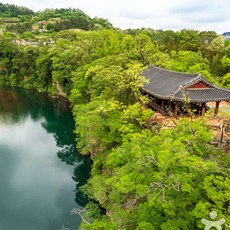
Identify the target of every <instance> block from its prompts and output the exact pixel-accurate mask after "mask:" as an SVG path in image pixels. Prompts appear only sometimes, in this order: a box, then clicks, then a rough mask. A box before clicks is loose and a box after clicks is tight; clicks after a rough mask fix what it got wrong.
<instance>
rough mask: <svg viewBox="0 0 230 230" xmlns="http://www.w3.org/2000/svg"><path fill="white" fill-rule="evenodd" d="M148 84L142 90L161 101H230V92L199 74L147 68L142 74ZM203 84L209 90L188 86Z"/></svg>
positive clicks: (153, 67)
mask: <svg viewBox="0 0 230 230" xmlns="http://www.w3.org/2000/svg"><path fill="white" fill-rule="evenodd" d="M143 76H145V77H146V78H147V79H148V80H149V83H146V84H145V85H144V87H143V90H144V91H145V92H146V93H148V94H150V95H153V96H155V97H158V98H161V99H171V100H178V101H183V100H185V99H186V97H187V98H189V100H190V101H191V102H208V101H226V100H229V99H230V90H228V89H224V88H219V87H217V86H215V85H213V84H212V83H210V82H208V81H207V80H206V79H204V78H203V77H202V76H201V74H193V73H192V74H191V73H181V72H175V71H170V70H165V69H161V68H158V67H156V66H152V65H151V66H149V67H148V68H147V69H146V70H145V71H144V72H143ZM198 82H203V83H205V85H207V87H210V88H203V89H201V88H199V89H191V88H189V87H190V86H192V85H194V84H196V83H198Z"/></svg>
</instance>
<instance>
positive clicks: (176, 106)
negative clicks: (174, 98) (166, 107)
mask: <svg viewBox="0 0 230 230" xmlns="http://www.w3.org/2000/svg"><path fill="white" fill-rule="evenodd" d="M178 110H179V106H178V104H177V103H176V104H175V111H174V115H175V117H177V115H178Z"/></svg>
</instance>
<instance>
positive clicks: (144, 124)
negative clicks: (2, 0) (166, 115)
mask: <svg viewBox="0 0 230 230" xmlns="http://www.w3.org/2000/svg"><path fill="white" fill-rule="evenodd" d="M0 17H1V28H2V29H1V30H2V32H1V35H0V84H1V85H8V86H21V87H24V88H31V89H37V90H39V91H42V92H47V93H48V94H50V95H53V96H55V95H57V94H61V95H64V96H65V97H67V98H68V99H69V100H70V102H71V104H72V110H73V115H74V117H75V122H76V133H77V143H78V144H77V148H79V150H80V151H81V153H82V154H85V155H90V156H91V158H92V159H93V165H92V170H91V177H90V179H89V180H88V182H87V184H86V185H84V186H83V187H82V188H81V189H82V191H84V192H85V193H86V194H87V195H88V196H89V198H90V200H92V202H89V203H88V204H87V205H86V212H84V213H82V214H81V215H83V219H84V221H83V222H82V226H81V228H82V229H131V230H133V229H139V230H141V229H142V230H148V229H149V230H152V229H162V230H169V229H170V230H179V229H183V230H186V229H187V230H191V229H204V225H203V224H202V223H201V219H202V218H207V219H208V218H209V217H208V215H209V213H210V211H212V210H214V211H216V212H217V213H218V218H219V219H220V218H225V219H226V223H230V215H229V213H230V176H229V175H230V173H229V166H230V160H229V157H228V156H226V155H225V154H224V153H223V152H222V151H221V150H220V149H217V148H214V147H212V146H211V145H210V142H211V140H212V132H211V130H210V128H209V127H208V126H207V125H206V124H205V121H204V120H203V119H197V120H193V121H191V119H187V118H184V119H182V120H181V121H180V122H177V125H176V127H175V128H173V129H165V128H163V127H161V126H159V125H157V124H154V123H152V117H153V115H154V112H153V111H152V110H150V109H148V108H147V107H146V106H145V105H146V103H147V101H148V98H146V97H144V96H143V95H142V94H141V93H140V90H139V89H140V87H142V86H143V84H144V83H145V82H146V79H145V78H144V77H142V75H141V73H142V71H143V69H144V68H146V67H147V66H148V65H149V64H153V65H155V66H158V67H163V68H166V69H169V70H175V71H181V72H190V73H198V72H200V73H202V75H203V76H204V77H205V78H206V79H207V80H209V81H211V82H213V83H215V84H217V85H219V86H223V87H226V88H230V40H224V38H223V37H222V36H221V35H218V34H216V33H215V32H214V31H196V30H187V29H184V30H181V31H177V32H174V31H171V30H167V31H163V30H154V29H150V28H141V29H129V30H121V29H119V28H114V27H113V26H112V25H111V23H109V21H108V20H107V19H102V18H93V19H92V18H90V17H89V16H87V15H86V14H85V13H84V12H83V11H81V10H79V9H46V10H44V11H42V12H37V13H36V12H33V11H31V10H29V9H27V8H25V7H17V6H14V5H4V4H0ZM226 226H227V225H226Z"/></svg>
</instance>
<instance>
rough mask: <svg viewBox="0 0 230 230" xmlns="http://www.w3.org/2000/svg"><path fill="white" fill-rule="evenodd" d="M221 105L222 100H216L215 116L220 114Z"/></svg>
mask: <svg viewBox="0 0 230 230" xmlns="http://www.w3.org/2000/svg"><path fill="white" fill-rule="evenodd" d="M219 105H220V101H217V102H216V107H215V111H214V116H216V115H217V114H218V110H219Z"/></svg>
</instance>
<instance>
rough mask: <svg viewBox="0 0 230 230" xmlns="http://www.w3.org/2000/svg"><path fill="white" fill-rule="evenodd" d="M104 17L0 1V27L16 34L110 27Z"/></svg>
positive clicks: (71, 9) (69, 10)
mask: <svg viewBox="0 0 230 230" xmlns="http://www.w3.org/2000/svg"><path fill="white" fill-rule="evenodd" d="M112 28H113V26H112V24H111V23H110V22H109V21H108V20H107V19H104V18H97V17H95V18H91V17H90V16H88V15H87V14H86V13H85V12H83V11H82V10H80V9H73V8H60V9H45V10H44V11H39V12H34V11H32V10H30V9H28V8H26V7H23V6H17V5H11V4H3V3H0V29H1V30H2V31H9V32H13V33H17V34H22V33H24V32H36V33H42V32H59V31H61V30H69V29H82V30H100V29H112Z"/></svg>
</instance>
